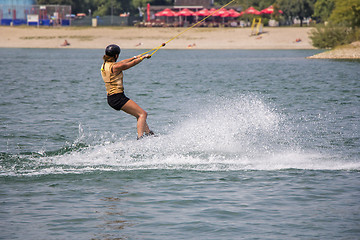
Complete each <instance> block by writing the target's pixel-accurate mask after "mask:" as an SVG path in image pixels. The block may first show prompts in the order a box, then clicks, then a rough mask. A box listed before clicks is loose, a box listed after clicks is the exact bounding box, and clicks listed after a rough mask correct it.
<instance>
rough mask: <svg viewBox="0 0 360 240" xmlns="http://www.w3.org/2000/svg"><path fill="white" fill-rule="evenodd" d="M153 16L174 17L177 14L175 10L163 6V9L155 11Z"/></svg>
mask: <svg viewBox="0 0 360 240" xmlns="http://www.w3.org/2000/svg"><path fill="white" fill-rule="evenodd" d="M155 16H156V17H175V16H177V15H176V12H174V11H172V10H171V9H169V8H165V9H164V10H162V11H160V12H157V13H155Z"/></svg>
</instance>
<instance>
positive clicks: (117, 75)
mask: <svg viewBox="0 0 360 240" xmlns="http://www.w3.org/2000/svg"><path fill="white" fill-rule="evenodd" d="M119 55H120V47H119V46H118V45H115V44H111V45H109V46H107V47H106V49H105V55H104V56H103V60H104V63H103V64H102V65H101V76H102V78H103V80H104V82H105V87H106V92H107V102H108V104H109V105H110V106H111V107H112V108H113V109H115V110H117V111H120V110H122V111H124V112H126V113H128V114H131V115H133V116H134V117H136V119H137V139H140V138H142V137H143V135H144V133H145V135H154V133H153V132H152V131H151V130H150V129H149V126H148V125H147V123H146V118H147V112H146V111H145V110H143V109H142V108H141V107H140V106H139V105H137V104H136V103H135V102H134V101H133V100H131V99H129V98H127V97H126V96H125V94H124V86H123V71H124V70H126V69H129V68H131V67H133V66H135V65H137V64H139V63H140V62H142V61H143V60H144V59H145V58H150V57H151V56H150V55H149V54H145V55H138V56H134V57H132V58H128V59H124V60H122V61H119V62H116V60H117V59H118V58H119Z"/></svg>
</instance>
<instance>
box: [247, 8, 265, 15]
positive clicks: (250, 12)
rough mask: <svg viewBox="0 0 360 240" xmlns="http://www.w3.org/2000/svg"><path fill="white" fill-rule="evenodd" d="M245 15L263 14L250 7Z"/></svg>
mask: <svg viewBox="0 0 360 240" xmlns="http://www.w3.org/2000/svg"><path fill="white" fill-rule="evenodd" d="M245 14H255V15H260V14H261V13H260V12H259V11H258V10H256V9H255V8H253V7H249V8H248V9H246V10H245Z"/></svg>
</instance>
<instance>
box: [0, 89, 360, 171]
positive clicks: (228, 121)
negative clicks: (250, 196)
mask: <svg viewBox="0 0 360 240" xmlns="http://www.w3.org/2000/svg"><path fill="white" fill-rule="evenodd" d="M215 102H217V104H216V105H214V104H208V105H205V106H200V107H198V109H196V111H194V112H193V113H191V114H189V116H187V117H186V119H183V120H180V121H179V122H178V123H176V124H175V126H174V127H173V128H172V130H170V131H167V132H166V133H164V134H161V135H159V136H157V137H148V138H144V139H142V140H140V141H137V140H135V139H128V138H126V137H125V138H119V139H116V141H107V140H104V139H103V140H102V141H99V142H95V143H94V142H92V143H90V144H81V141H86V133H81V136H79V139H78V140H77V142H76V143H75V144H74V146H73V147H72V148H71V150H70V151H64V153H63V152H61V153H58V154H46V153H44V154H39V156H36V157H32V158H30V159H27V160H26V161H25V163H24V162H22V165H21V164H20V163H18V164H17V166H3V167H2V168H3V169H2V170H1V174H2V175H19V174H20V175H23V174H24V175H33V174H35V175H38V174H40V175H42V174H64V173H84V172H93V171H124V170H125V171H126V170H140V169H183V170H199V171H236V170H280V169H312V170H359V169H360V164H359V162H358V161H350V160H349V161H344V159H343V157H341V156H336V155H334V154H330V153H329V154H327V153H324V152H320V151H316V149H315V150H309V149H304V147H303V146H301V144H299V143H298V141H297V139H298V138H299V137H298V131H297V130H296V127H294V126H292V125H291V124H290V123H289V122H288V121H287V119H286V117H285V116H283V115H282V114H281V113H278V112H277V111H276V109H274V108H271V107H270V106H268V105H267V104H265V103H264V101H263V100H262V99H260V98H258V97H256V96H249V95H246V96H240V97H236V98H233V99H226V98H224V99H217V101H215ZM104 138H105V137H104ZM49 155H50V156H49ZM18 162H19V161H18ZM20 162H21V161H20Z"/></svg>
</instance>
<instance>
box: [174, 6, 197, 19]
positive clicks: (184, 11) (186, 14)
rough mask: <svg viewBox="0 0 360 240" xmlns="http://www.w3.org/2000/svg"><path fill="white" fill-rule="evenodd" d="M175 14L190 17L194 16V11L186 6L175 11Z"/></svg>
mask: <svg viewBox="0 0 360 240" xmlns="http://www.w3.org/2000/svg"><path fill="white" fill-rule="evenodd" d="M176 15H177V16H183V17H190V16H194V15H195V13H194V12H193V11H191V10H189V9H187V8H184V9H183V10H181V11H179V12H177V13H176Z"/></svg>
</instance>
